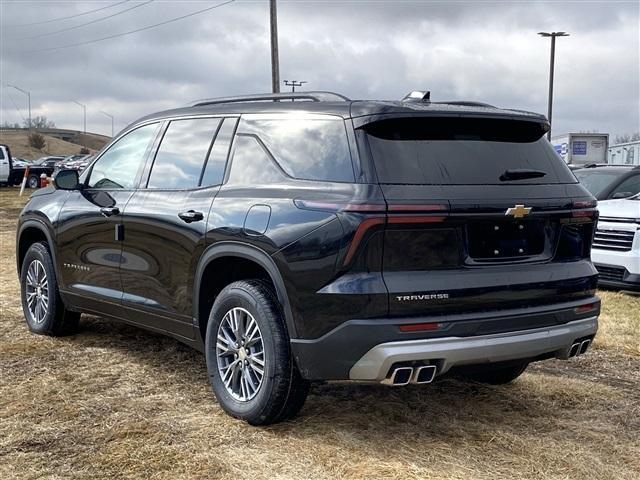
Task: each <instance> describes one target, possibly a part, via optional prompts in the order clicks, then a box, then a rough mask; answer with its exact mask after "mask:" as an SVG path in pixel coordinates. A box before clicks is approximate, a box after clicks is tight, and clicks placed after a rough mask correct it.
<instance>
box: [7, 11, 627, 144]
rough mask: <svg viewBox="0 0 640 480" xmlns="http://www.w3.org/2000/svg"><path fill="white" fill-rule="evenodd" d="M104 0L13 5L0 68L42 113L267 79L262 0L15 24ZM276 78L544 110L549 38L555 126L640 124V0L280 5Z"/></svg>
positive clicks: (223, 89) (76, 118) (260, 85)
mask: <svg viewBox="0 0 640 480" xmlns="http://www.w3.org/2000/svg"><path fill="white" fill-rule="evenodd" d="M110 3H115V0H112V1H109V2H107V1H104V2H95V1H94V2H86V1H85V2H32V1H31V2H6V1H3V2H1V3H0V10H1V12H0V13H2V15H1V17H2V33H1V35H2V38H1V42H0V43H1V44H2V50H1V58H0V77H1V79H2V82H3V83H5V82H9V83H15V84H17V85H19V86H21V87H22V88H26V89H29V90H30V91H31V92H32V102H33V105H32V108H33V115H46V116H48V117H49V118H50V119H52V120H54V121H55V122H56V124H57V125H59V126H61V127H69V128H79V127H80V126H81V123H82V112H81V110H80V108H79V107H78V106H77V105H75V104H73V103H71V102H70V100H71V99H74V100H78V101H80V102H83V103H86V104H87V106H88V128H89V129H90V130H93V131H98V132H101V133H108V132H109V130H110V123H109V120H108V119H107V118H106V117H104V116H102V115H101V114H100V113H99V111H100V110H105V111H107V112H110V113H112V114H114V115H115V116H116V121H117V123H118V125H117V126H118V127H120V128H121V127H123V126H124V125H125V123H128V122H130V121H133V120H135V119H136V118H137V117H140V116H142V115H145V114H147V113H150V112H152V111H156V110H161V109H164V108H170V107H174V106H178V105H182V104H185V103H187V102H188V101H191V100H193V99H197V98H203V97H212V96H222V95H234V94H240V93H254V92H262V91H268V90H269V89H270V57H269V43H268V41H269V29H268V3H267V2H264V1H252V2H249V1H237V2H235V3H233V4H230V5H227V6H224V7H221V8H219V9H215V10H212V11H210V12H207V13H204V14H202V15H198V16H195V17H191V18H188V19H185V20H182V21H179V22H175V23H172V24H169V25H166V26H163V27H159V28H156V29H152V30H147V31H144V32H140V33H136V34H133V35H129V36H124V37H120V38H117V39H112V40H107V41H104V42H100V43H95V44H91V45H87V46H82V47H74V48H69V49H63V50H54V51H49V52H44V51H43V52H35V53H25V52H27V51H30V50H41V49H45V48H50V47H55V46H59V45H64V44H68V43H75V42H81V41H86V40H91V39H93V38H98V37H102V36H106V35H111V34H114V33H118V32H124V31H128V30H133V29H136V28H139V27H142V26H145V25H150V24H153V23H157V22H161V21H163V20H166V19H168V18H172V17H176V16H179V15H184V14H185V13H188V12H191V11H195V10H199V9H202V8H205V7H206V6H207V5H208V4H211V5H213V4H215V2H210V3H209V2H192V1H181V2H176V1H156V2H153V3H151V4H149V5H145V6H143V7H140V8H137V9H134V10H132V11H131V12H127V13H125V14H123V15H119V16H116V17H114V18H113V19H109V20H106V21H104V22H98V23H95V24H93V25H90V26H87V27H82V28H78V29H75V30H72V31H69V32H63V33H60V34H55V35H50V36H47V37H41V38H36V39H31V40H19V38H21V37H27V36H33V35H39V34H42V33H47V32H53V31H55V30H59V29H62V28H66V27H70V26H74V25H79V24H81V23H83V22H86V21H90V20H93V19H96V18H98V17H100V16H103V15H106V14H112V13H115V12H117V11H120V10H124V9H126V8H130V6H131V5H133V4H134V3H135V2H128V4H127V3H125V4H122V5H119V6H117V7H113V8H111V9H106V10H103V11H101V12H96V13H94V14H89V15H85V16H81V17H77V18H75V19H69V20H66V21H59V22H51V23H47V24H42V25H34V26H30V27H14V26H12V25H16V24H23V23H30V22H36V21H42V20H46V19H50V18H56V17H60V16H65V15H71V14H74V13H81V12H84V11H87V10H90V9H94V8H98V7H99V6H104V5H109V4H110ZM278 5H279V12H278V13H279V40H280V49H281V51H280V59H281V66H280V67H281V77H282V78H283V79H284V78H288V79H291V78H295V79H302V80H308V81H309V84H308V85H307V88H309V89H323V90H335V91H339V92H341V93H344V94H346V95H348V96H350V97H352V98H400V97H402V96H403V95H404V94H405V93H406V92H407V91H409V90H412V89H418V88H426V89H430V90H431V91H432V97H433V98H435V99H438V100H443V99H453V98H463V99H471V100H480V101H487V102H489V103H493V104H496V105H499V106H506V107H514V108H524V109H529V110H534V111H538V112H546V102H547V75H548V61H549V59H548V55H549V41H548V40H545V39H542V38H540V37H538V36H537V35H536V32H538V31H540V30H566V31H568V32H570V33H571V36H570V37H568V38H562V39H560V40H558V45H557V63H556V90H555V102H554V132H556V133H561V132H566V131H580V130H599V131H603V132H609V133H622V132H631V131H638V130H640V113H639V111H640V108H639V105H640V27H639V25H640V11H639V10H640V7H639V5H638V3H637V2H635V1H629V2H604V1H603V2H559V1H555V2H460V1H455V2H452V1H449V2H426V1H425V2H420V1H413V2H402V1H394V2H392V1H386V2H383V1H376V2H372V1H351V2H301V1H298V2H293V1H289V2H286V1H280V2H279V4H278ZM0 98H1V105H0V107H1V108H0V115H1V118H0V122H4V121H5V120H7V121H11V122H14V121H20V120H21V118H20V116H19V114H18V112H17V111H16V109H15V108H14V105H13V103H12V102H11V99H13V100H14V101H15V102H16V103H17V104H18V106H19V108H20V109H21V111H22V114H23V115H25V116H26V102H25V98H24V96H23V95H22V94H20V92H17V91H15V90H12V89H7V88H2V95H1V97H0Z"/></svg>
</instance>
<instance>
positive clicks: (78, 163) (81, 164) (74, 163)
mask: <svg viewBox="0 0 640 480" xmlns="http://www.w3.org/2000/svg"><path fill="white" fill-rule="evenodd" d="M89 157H90V155H69V156H68V157H65V158H64V160H63V161H62V162H60V168H66V169H70V170H78V171H82V170H83V169H84V168H85V167H86V166H87V164H88V159H89Z"/></svg>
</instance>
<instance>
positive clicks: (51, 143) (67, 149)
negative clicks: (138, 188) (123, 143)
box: [0, 130, 102, 160]
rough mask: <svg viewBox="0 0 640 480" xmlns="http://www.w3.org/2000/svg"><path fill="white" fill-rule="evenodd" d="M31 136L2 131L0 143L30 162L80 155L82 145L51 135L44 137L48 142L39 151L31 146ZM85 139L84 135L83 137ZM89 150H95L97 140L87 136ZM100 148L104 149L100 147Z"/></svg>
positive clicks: (24, 132) (24, 133) (26, 133)
mask: <svg viewBox="0 0 640 480" xmlns="http://www.w3.org/2000/svg"><path fill="white" fill-rule="evenodd" d="M28 137H29V134H28V132H27V131H7V130H5V131H0V143H4V144H6V145H9V148H10V150H11V155H13V156H14V157H20V158H26V159H28V160H35V159H38V158H40V157H43V156H45V155H74V154H77V153H80V150H82V147H83V146H82V145H76V144H75V143H71V142H65V141H64V140H60V139H59V138H55V137H50V136H49V135H43V137H44V138H45V141H46V142H47V144H46V146H45V147H44V149H42V151H41V150H37V149H35V148H33V147H31V146H30V145H29V138H28ZM81 137H83V135H81ZM86 137H87V138H85V140H87V143H88V145H87V148H89V149H94V150H93V151H95V147H96V146H97V143H99V142H96V141H95V139H93V138H92V139H91V141H89V138H90V137H92V136H91V135H87V136H86ZM99 148H102V146H100V147H99Z"/></svg>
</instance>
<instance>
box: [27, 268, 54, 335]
mask: <svg viewBox="0 0 640 480" xmlns="http://www.w3.org/2000/svg"><path fill="white" fill-rule="evenodd" d="M26 282H27V284H26V288H25V293H26V297H27V307H28V308H29V313H30V314H31V317H32V318H33V320H34V321H35V322H36V323H38V324H39V323H42V322H44V319H45V317H46V316H47V312H48V311H49V281H48V279H47V272H46V271H45V269H44V265H43V264H42V262H41V261H40V260H33V261H32V262H31V263H30V264H29V267H28V269H27V278H26Z"/></svg>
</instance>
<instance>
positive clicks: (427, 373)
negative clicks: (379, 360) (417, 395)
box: [382, 365, 437, 387]
mask: <svg viewBox="0 0 640 480" xmlns="http://www.w3.org/2000/svg"><path fill="white" fill-rule="evenodd" d="M436 370H437V367H436V366H435V365H422V366H419V367H396V368H393V369H392V370H391V375H389V376H388V377H387V378H385V379H384V380H382V383H383V384H384V385H392V386H394V387H400V386H402V385H408V384H409V383H414V384H423V383H431V382H433V379H434V378H435V377H436Z"/></svg>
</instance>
